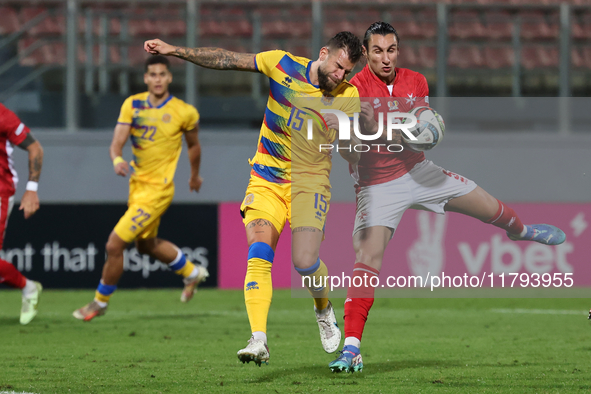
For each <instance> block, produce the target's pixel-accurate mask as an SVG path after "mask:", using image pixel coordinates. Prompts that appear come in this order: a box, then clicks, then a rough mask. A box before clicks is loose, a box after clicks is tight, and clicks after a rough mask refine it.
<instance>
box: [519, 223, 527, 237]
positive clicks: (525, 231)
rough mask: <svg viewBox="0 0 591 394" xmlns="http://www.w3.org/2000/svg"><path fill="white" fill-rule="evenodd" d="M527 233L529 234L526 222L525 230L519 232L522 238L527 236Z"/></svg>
mask: <svg viewBox="0 0 591 394" xmlns="http://www.w3.org/2000/svg"><path fill="white" fill-rule="evenodd" d="M525 234H527V226H526V225H525V224H524V225H523V230H522V231H521V233H520V234H519V237H520V238H523V237H525Z"/></svg>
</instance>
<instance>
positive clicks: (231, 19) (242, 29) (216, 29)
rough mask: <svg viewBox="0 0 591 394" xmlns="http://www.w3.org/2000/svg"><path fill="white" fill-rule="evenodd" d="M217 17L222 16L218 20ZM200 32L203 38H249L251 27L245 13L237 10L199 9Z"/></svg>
mask: <svg viewBox="0 0 591 394" xmlns="http://www.w3.org/2000/svg"><path fill="white" fill-rule="evenodd" d="M219 15H223V16H224V17H223V18H220V17H219ZM200 16H201V19H200V30H201V35H202V36H205V37H237V36H238V37H251V36H252V25H251V23H250V20H249V18H248V16H247V15H246V12H245V11H244V10H243V9H239V8H230V9H224V10H223V11H220V10H217V9H215V10H214V9H210V8H209V7H202V8H201V15H200Z"/></svg>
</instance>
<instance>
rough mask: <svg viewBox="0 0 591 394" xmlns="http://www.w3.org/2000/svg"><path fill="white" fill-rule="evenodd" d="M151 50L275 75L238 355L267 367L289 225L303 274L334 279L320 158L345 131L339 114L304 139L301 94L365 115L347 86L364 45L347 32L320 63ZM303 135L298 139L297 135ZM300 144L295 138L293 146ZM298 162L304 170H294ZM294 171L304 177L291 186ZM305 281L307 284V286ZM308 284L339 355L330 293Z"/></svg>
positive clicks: (253, 209)
mask: <svg viewBox="0 0 591 394" xmlns="http://www.w3.org/2000/svg"><path fill="white" fill-rule="evenodd" d="M144 48H145V50H146V51H147V52H149V53H152V54H162V55H169V56H176V57H179V58H181V59H184V60H188V61H191V62H193V63H195V64H197V65H199V66H202V67H207V68H213V69H218V70H241V71H253V72H260V73H263V74H264V75H266V76H267V77H269V84H270V94H269V100H268V102H267V109H266V111H265V117H264V121H263V124H262V126H261V132H260V137H259V140H258V148H257V153H256V155H255V157H254V158H253V159H252V160H251V161H250V164H251V165H252V171H251V177H250V183H249V185H248V188H247V190H246V195H245V198H244V201H243V202H242V206H241V213H242V216H243V218H244V224H245V227H246V236H247V239H248V245H249V251H248V267H247V273H246V278H245V281H244V282H245V283H244V298H245V303H246V310H247V313H248V318H249V321H250V326H251V332H252V337H251V339H250V340H249V343H248V346H247V347H246V348H245V349H241V350H240V351H238V358H239V359H240V360H241V361H243V362H250V361H254V362H255V363H256V364H258V365H259V366H260V364H261V363H267V362H268V360H269V349H268V347H267V315H268V312H269V308H270V305H271V298H272V291H273V289H272V284H271V266H272V263H273V258H274V253H275V248H276V246H277V241H278V239H279V235H280V234H281V232H282V230H283V228H284V226H285V223H286V221H287V220H289V221H290V225H291V229H292V262H293V264H294V266H295V269H296V271H297V272H298V273H300V275H302V276H305V277H312V278H315V279H318V280H317V281H316V283H322V278H325V277H326V276H327V275H328V270H327V268H326V265H325V264H324V263H323V262H322V261H321V260H320V258H319V250H320V243H321V242H322V239H323V236H324V232H323V230H324V222H325V220H326V213H327V212H328V209H329V204H330V182H329V180H328V176H329V174H330V169H331V157H330V154H319V153H318V146H319V144H320V143H326V144H330V143H332V142H333V141H334V139H335V137H336V133H335V129H338V121H337V119H336V116H334V115H327V116H325V117H324V119H325V120H326V123H327V125H326V127H324V128H323V129H322V132H319V133H314V139H313V140H312V141H311V142H309V144H310V145H309V146H310V147H312V146H315V147H316V150H315V149H310V150H306V149H305V147H306V146H307V145H306V144H307V142H305V138H301V135H302V133H301V131H302V126H303V125H305V124H306V122H305V119H304V118H305V117H306V116H308V115H310V114H309V113H308V114H305V112H306V111H305V110H303V108H301V107H298V106H296V104H295V103H296V100H297V99H298V98H301V97H307V98H312V99H314V98H316V99H317V100H318V101H319V102H320V101H322V100H324V101H325V102H331V101H332V100H333V98H334V102H335V103H336V102H337V100H339V99H340V98H343V99H344V100H343V101H342V104H337V106H338V108H335V107H332V108H333V109H338V110H341V111H343V112H345V113H346V114H347V115H348V116H349V117H352V116H353V113H355V112H359V110H360V107H359V99H358V97H359V95H358V92H357V89H356V88H355V87H354V86H352V85H350V84H349V83H348V82H346V81H345V76H346V75H347V74H348V73H349V72H351V70H352V69H353V68H354V67H355V64H356V63H357V61H358V60H359V58H360V57H361V42H360V41H359V39H358V38H357V37H355V36H354V35H353V34H352V33H349V32H341V33H339V34H337V35H336V36H335V37H333V38H332V39H330V40H329V42H328V44H327V45H326V46H325V47H323V48H322V49H321V50H320V54H319V58H318V59H317V60H316V61H311V60H309V59H306V58H303V57H298V56H294V55H292V54H291V53H288V52H285V51H279V50H276V51H269V52H262V53H259V54H256V55H255V54H248V53H236V52H231V51H227V50H224V49H220V48H194V49H192V48H183V47H175V46H172V45H169V44H167V43H165V42H163V41H161V40H149V41H146V42H145V44H144ZM296 136H298V137H296ZM292 137H293V138H294V139H295V138H299V141H300V142H302V141H303V142H302V146H301V147H304V149H302V150H298V151H297V152H296V151H295V150H294V149H292ZM293 142H294V144H295V140H294V141H293ZM296 161H297V163H298V167H297V168H296V166H292V163H295V162H296ZM292 173H293V175H294V176H296V175H297V176H298V177H299V178H300V179H301V180H300V181H298V184H297V185H296V183H295V182H292ZM305 283H306V282H305ZM313 283H314V282H312V281H309V282H307V283H306V286H307V287H308V290H309V291H310V293H311V295H312V297H313V298H314V308H315V312H316V319H317V322H318V326H319V329H320V337H321V341H322V345H323V347H324V350H325V351H326V352H329V353H332V352H334V351H336V349H337V348H338V345H339V343H340V339H341V332H340V330H339V328H338V326H337V324H336V318H335V314H334V310H333V308H332V305H331V304H330V302H329V301H328V288H327V287H326V286H319V287H315V286H314V285H313Z"/></svg>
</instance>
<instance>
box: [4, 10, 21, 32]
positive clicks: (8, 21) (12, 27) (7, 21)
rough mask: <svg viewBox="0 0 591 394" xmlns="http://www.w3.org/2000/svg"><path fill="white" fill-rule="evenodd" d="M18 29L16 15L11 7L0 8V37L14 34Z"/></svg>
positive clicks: (18, 24)
mask: <svg viewBox="0 0 591 394" xmlns="http://www.w3.org/2000/svg"><path fill="white" fill-rule="evenodd" d="M18 29H20V22H19V20H18V14H17V13H16V10H15V9H14V8H12V7H0V36H5V35H8V34H11V33H14V32H15V31H17V30H18Z"/></svg>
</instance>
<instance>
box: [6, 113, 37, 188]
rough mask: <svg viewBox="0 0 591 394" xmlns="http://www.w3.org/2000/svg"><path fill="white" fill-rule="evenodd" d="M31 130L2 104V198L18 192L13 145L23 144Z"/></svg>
mask: <svg viewBox="0 0 591 394" xmlns="http://www.w3.org/2000/svg"><path fill="white" fill-rule="evenodd" d="M29 132H30V130H29V128H28V127H27V126H25V124H24V123H22V122H21V121H20V119H19V118H18V116H16V115H15V114H14V112H12V111H11V110H9V109H8V108H6V107H5V106H4V105H2V104H0V197H10V196H12V195H14V193H15V192H16V185H17V182H18V176H17V174H16V170H15V169H14V162H13V161H12V151H13V150H14V148H13V145H19V144H21V143H22V142H23V141H24V140H25V138H26V137H27V135H28V134H29Z"/></svg>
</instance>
